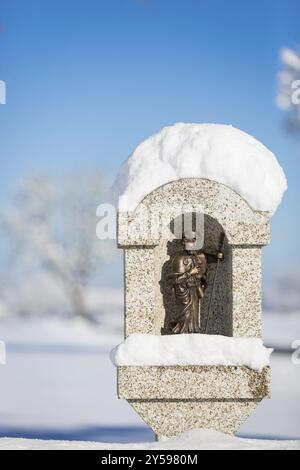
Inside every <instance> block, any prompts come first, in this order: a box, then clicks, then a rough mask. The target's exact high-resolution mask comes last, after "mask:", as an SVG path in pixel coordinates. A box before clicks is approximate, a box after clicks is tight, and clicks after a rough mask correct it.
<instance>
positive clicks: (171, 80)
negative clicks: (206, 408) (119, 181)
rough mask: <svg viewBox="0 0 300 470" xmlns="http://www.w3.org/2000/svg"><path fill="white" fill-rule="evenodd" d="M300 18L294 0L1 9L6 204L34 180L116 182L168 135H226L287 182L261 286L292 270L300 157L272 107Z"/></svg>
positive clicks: (15, 1)
mask: <svg viewBox="0 0 300 470" xmlns="http://www.w3.org/2000/svg"><path fill="white" fill-rule="evenodd" d="M299 17H300V3H299V1H298V0H297V1H296V0H287V1H283V0H281V1H278V0H260V1H258V0H252V1H243V2H241V1H240V0H227V1H224V0H210V1H209V2H208V1H204V0H59V1H58V0H43V1H41V0H26V1H24V0H0V23H1V25H2V27H1V32H0V79H2V80H5V81H6V84H7V104H6V105H5V106H0V156H1V173H0V196H1V199H2V204H5V201H6V199H8V197H9V195H10V194H11V193H12V191H13V188H14V186H15V184H16V182H17V181H18V180H19V179H20V178H22V177H24V176H26V175H29V174H31V173H32V172H40V171H49V172H51V173H53V174H56V173H64V172H66V171H68V170H69V169H71V168H74V167H78V168H80V167H82V166H86V165H89V166H94V165H97V166H100V167H103V168H105V170H106V171H107V172H109V173H110V174H111V175H114V174H115V173H116V172H117V170H118V168H119V166H120V164H121V162H122V161H123V160H124V159H125V158H126V157H127V156H128V154H129V153H131V151H132V150H133V149H134V148H135V146H136V145H137V144H138V143H139V142H140V141H141V140H143V139H144V138H146V137H148V136H149V135H151V134H152V133H153V132H155V131H157V130H159V129H160V128H161V127H162V126H164V125H166V124H172V123H174V122H178V121H185V122H221V123H230V124H233V125H235V126H236V127H239V128H241V129H243V130H245V131H246V132H249V133H250V134H252V135H254V136H256V137H257V138H259V139H260V140H262V141H263V142H264V143H265V144H266V145H267V146H268V147H270V148H271V149H272V150H273V151H274V152H275V153H276V154H277V155H278V157H279V160H280V162H281V164H282V165H283V167H284V169H285V171H286V173H287V176H288V180H289V192H288V193H287V195H286V197H285V200H284V203H283V204H282V206H281V208H280V209H279V211H278V213H277V214H276V216H275V218H274V220H273V224H272V245H271V247H269V248H267V249H266V250H265V255H264V263H265V272H266V278H267V279H268V278H270V277H271V276H272V275H273V274H276V272H278V271H279V270H280V269H281V268H283V269H287V267H288V266H289V267H290V268H291V269H293V268H297V267H298V265H299V262H300V255H299V250H298V246H297V245H298V240H299V239H300V220H299V196H300V184H299V177H300V165H299V163H300V146H299V140H298V141H297V139H296V138H295V137H292V136H289V135H288V134H287V133H286V131H285V130H284V126H283V122H284V114H283V113H282V112H281V111H279V110H278V109H277V108H276V105H275V95H276V74H277V73H278V70H279V67H280V64H279V50H280V48H281V47H283V46H290V47H293V46H295V45H296V44H297V43H299V42H300V34H299Z"/></svg>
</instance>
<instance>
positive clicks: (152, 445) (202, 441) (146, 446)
mask: <svg viewBox="0 0 300 470" xmlns="http://www.w3.org/2000/svg"><path fill="white" fill-rule="evenodd" d="M125 449H126V450H152V451H154V450H180V449H184V450H300V441H298V442H297V441H274V440H273V441H270V440H269V441H267V440H257V439H239V438H237V437H231V436H226V435H225V434H222V433H219V432H216V431H211V430H205V429H195V430H193V431H189V432H186V433H184V434H182V435H181V436H179V437H177V438H173V439H168V440H166V441H160V442H145V443H141V444H129V445H128V444H123V445H121V444H105V443H96V442H74V441H73V442H70V441H41V440H28V439H0V450H125Z"/></svg>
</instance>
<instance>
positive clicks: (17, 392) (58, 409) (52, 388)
mask: <svg viewBox="0 0 300 470" xmlns="http://www.w3.org/2000/svg"><path fill="white" fill-rule="evenodd" d="M114 315H115V317H114V319H112V325H116V324H119V329H118V330H115V329H114V327H112V326H108V325H107V323H106V325H107V326H106V327H104V326H98V325H94V324H87V323H85V322H82V321H80V320H67V319H65V320H63V319H62V318H59V317H55V316H53V317H42V318H37V317H33V318H27V319H26V320H24V319H22V318H21V317H19V316H10V317H4V318H1V320H0V340H3V341H5V342H6V349H7V364H6V365H5V366H4V365H1V366H0V438H1V437H3V438H4V437H8V438H12V440H5V441H0V442H1V446H2V447H3V446H4V447H7V446H9V445H10V446H11V447H12V448H14V447H16V448H18V447H19V446H21V447H25V448H27V447H28V448H29V447H30V446H33V447H34V446H36V447H38V446H40V447H41V446H46V445H47V446H50V448H52V447H53V448H54V447H55V446H58V447H62V448H64V447H66V448H68V447H70V446H71V447H72V446H74V447H78V446H82V447H83V448H86V447H87V448H90V447H96V446H98V448H99V449H100V448H101V446H102V448H110V446H111V445H112V444H111V443H117V442H118V443H119V444H118V446H122V445H123V444H124V445H125V444H126V445H128V443H133V442H134V443H135V444H136V445H140V444H141V443H145V442H148V443H149V444H147V445H152V446H157V445H158V444H156V443H153V441H154V435H153V433H152V432H151V430H149V429H148V428H147V427H146V426H145V424H144V423H143V422H142V421H141V419H140V418H139V416H138V415H137V414H136V413H135V412H134V411H133V409H132V408H131V407H130V406H129V405H128V404H127V403H126V402H125V401H123V400H118V399H117V390H116V370H115V367H114V366H113V365H112V363H111V361H110V359H109V352H110V351H111V349H112V348H113V347H114V346H115V345H116V344H118V343H121V342H122V340H123V337H122V333H121V327H122V321H123V312H122V311H121V309H120V312H119V314H118V313H114ZM118 315H119V320H118ZM264 332H265V333H264V336H265V343H266V344H267V345H268V346H269V347H275V353H274V354H273V355H272V356H271V366H272V399H271V400H264V401H263V402H262V403H261V404H260V405H259V407H258V408H257V409H256V410H255V411H254V413H253V414H252V415H251V416H250V418H249V419H248V420H247V422H246V423H245V424H244V425H243V426H242V427H241V429H240V430H239V433H238V435H239V436H240V437H247V438H249V437H251V438H267V439H275V440H278V439H279V440H280V439H288V440H297V439H300V401H299V391H300V365H298V366H296V365H294V364H293V363H292V360H291V357H292V350H291V343H292V342H293V341H294V340H295V339H300V315H299V313H295V314H288V315H287V314H281V315H279V314H270V313H267V314H265V315H264ZM291 340H292V341H291ZM278 346H279V347H280V348H281V347H282V346H285V350H286V353H284V354H278V353H276V348H277V347H278ZM219 437H220V436H219ZM18 438H28V439H30V441H29V442H28V441H24V440H23V439H22V440H19V439H18ZM225 438H226V439H227V437H226V436H225ZM32 439H43V440H47V441H53V440H55V441H57V440H59V441H62V442H47V443H45V442H39V441H37V442H36V441H32ZM197 439H198V440H197V444H196V447H197V446H198V447H199V446H200V445H202V444H201V442H202V441H201V440H199V436H198V437H197ZM70 440H71V441H79V443H77V442H72V443H69V442H65V441H70ZM82 441H87V442H88V444H85V443H84V442H83V443H82V444H80V442H82ZM151 441H152V444H150V443H151ZM91 442H96V443H95V444H90V443H91ZM98 443H103V444H98ZM236 444H237V441H236ZM242 444H243V445H246V441H242ZM250 444H251V445H256V443H253V441H251V442H250ZM261 444H262V445H267V443H265V442H263V443H261ZM130 445H131V444H130ZM164 445H165V446H166V445H167V444H164ZM168 445H172V442H168ZM176 445H177V444H176ZM182 445H187V444H182ZM206 445H208V444H207V441H206ZM214 445H216V440H215V441H214ZM272 445H275V446H276V445H277V446H282V445H285V444H284V443H272ZM51 446H52V447H51ZM198 447H197V448H198ZM199 448H200V447H199Z"/></svg>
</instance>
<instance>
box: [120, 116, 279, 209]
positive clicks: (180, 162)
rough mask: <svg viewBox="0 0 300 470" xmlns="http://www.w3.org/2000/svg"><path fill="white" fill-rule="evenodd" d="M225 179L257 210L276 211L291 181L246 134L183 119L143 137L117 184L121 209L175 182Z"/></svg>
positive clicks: (225, 127)
mask: <svg viewBox="0 0 300 470" xmlns="http://www.w3.org/2000/svg"><path fill="white" fill-rule="evenodd" d="M184 178H204V179H208V180H212V181H216V182H218V183H222V184H224V185H226V186H228V187H229V188H231V189H232V190H234V191H235V192H237V193H238V194H239V195H240V196H241V197H242V198H244V199H245V200H246V201H247V203H248V204H249V205H250V207H251V208H252V209H253V210H256V211H263V212H270V213H271V214H274V213H275V211H276V209H277V208H278V206H279V204H280V202H281V200H282V197H283V194H284V192H285V191H286V189H287V181H286V177H285V174H284V172H283V169H282V168H281V166H280V165H279V163H278V161H277V158H276V157H275V155H274V154H273V153H272V152H271V151H270V150H268V149H267V148H266V147H265V146H264V145H263V144H262V143H261V142H259V141H258V140H256V139H255V138H254V137H252V136H250V135H248V134H247V133H245V132H243V131H241V130H239V129H236V128H234V127H232V126H229V125H224V124H185V123H178V124H174V125H173V126H168V127H164V128H163V129H162V130H161V131H160V132H158V133H157V134H154V135H153V136H151V137H149V138H148V139H147V140H145V141H144V142H142V143H141V144H140V145H139V146H138V147H137V148H136V150H135V151H134V152H133V153H132V155H131V156H130V157H129V158H128V159H127V160H126V161H125V162H124V163H123V166H122V168H121V170H120V172H119V175H118V176H117V178H116V181H115V183H114V185H113V194H114V200H115V202H116V203H117V205H118V209H119V210H120V211H134V210H135V209H136V207H137V206H138V204H139V203H140V202H141V201H142V200H143V199H144V198H145V197H146V196H147V195H148V194H150V193H151V192H152V191H154V190H155V189H157V188H159V187H160V186H163V185H165V184H167V183H170V182H172V181H176V180H180V179H184Z"/></svg>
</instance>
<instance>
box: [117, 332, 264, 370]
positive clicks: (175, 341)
mask: <svg viewBox="0 0 300 470" xmlns="http://www.w3.org/2000/svg"><path fill="white" fill-rule="evenodd" d="M272 351H273V350H272V349H267V348H265V347H264V345H263V342H262V340H261V339H258V338H228V337H225V336H213V335H200V334H186V335H184V334H183V335H169V336H168V335H166V336H155V335H146V334H133V335H130V336H128V337H127V338H126V340H125V341H124V342H123V343H122V344H120V345H119V346H117V347H116V348H115V349H113V351H112V352H111V360H112V362H113V363H114V364H115V365H116V366H176V365H183V366H187V365H196V366H246V367H249V368H250V369H253V370H257V371H259V372H261V371H262V370H263V368H264V367H267V366H269V365H270V356H271V353H272Z"/></svg>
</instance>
